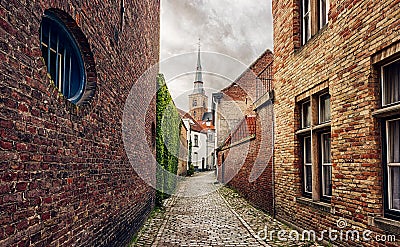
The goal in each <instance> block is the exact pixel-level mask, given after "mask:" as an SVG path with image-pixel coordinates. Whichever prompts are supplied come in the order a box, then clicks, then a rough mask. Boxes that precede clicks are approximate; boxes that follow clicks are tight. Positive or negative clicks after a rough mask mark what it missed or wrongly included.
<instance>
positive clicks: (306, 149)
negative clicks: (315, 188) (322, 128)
mask: <svg viewBox="0 0 400 247" xmlns="http://www.w3.org/2000/svg"><path fill="white" fill-rule="evenodd" d="M303 141H304V145H303V153H304V157H303V163H304V192H306V193H312V163H311V137H309V136H308V137H304V140H303Z"/></svg>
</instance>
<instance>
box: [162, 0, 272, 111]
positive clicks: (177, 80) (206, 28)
mask: <svg viewBox="0 0 400 247" xmlns="http://www.w3.org/2000/svg"><path fill="white" fill-rule="evenodd" d="M199 38H200V39H201V51H202V54H201V60H202V67H203V71H204V78H203V81H204V87H205V88H206V92H207V94H208V95H209V97H210V96H211V93H213V92H217V91H218V90H220V89H222V88H224V87H226V86H227V85H229V84H230V83H232V81H234V79H235V78H236V77H237V76H239V75H240V74H241V73H242V72H243V71H244V69H246V67H247V66H248V65H249V64H251V63H253V62H254V61H255V60H256V59H257V58H258V57H259V56H260V55H261V54H262V53H263V52H264V51H265V50H266V49H270V50H272V49H273V42H272V13H271V0H264V1H259V0H161V57H160V60H161V64H160V71H161V73H163V74H164V75H165V77H166V80H167V84H168V88H169V90H170V91H171V94H172V97H173V98H174V101H175V104H176V105H177V106H178V107H179V108H181V109H183V110H187V109H188V106H187V105H188V99H187V95H188V94H190V93H191V90H192V89H193V81H194V72H195V69H196V60H197V49H198V43H199V41H198V39H199Z"/></svg>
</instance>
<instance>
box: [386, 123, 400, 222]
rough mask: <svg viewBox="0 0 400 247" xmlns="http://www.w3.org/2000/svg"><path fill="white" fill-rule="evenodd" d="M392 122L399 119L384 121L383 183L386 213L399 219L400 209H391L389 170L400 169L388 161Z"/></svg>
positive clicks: (397, 165) (398, 165)
mask: <svg viewBox="0 0 400 247" xmlns="http://www.w3.org/2000/svg"><path fill="white" fill-rule="evenodd" d="M394 121H400V117H397V118H391V119H386V120H385V126H384V127H385V137H386V138H385V139H386V140H385V141H386V142H385V145H386V150H385V153H386V159H385V163H386V164H385V168H386V169H385V172H386V177H387V179H386V182H385V191H386V194H387V195H386V198H387V208H386V209H387V211H390V212H391V213H394V214H397V215H398V216H399V217H400V209H393V208H392V206H393V205H392V203H393V201H392V197H393V195H392V194H393V192H392V184H391V176H390V174H391V173H390V168H392V167H400V163H391V162H390V161H389V157H390V155H391V154H390V149H391V148H390V143H389V142H390V138H389V122H394Z"/></svg>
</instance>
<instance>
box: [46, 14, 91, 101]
mask: <svg viewBox="0 0 400 247" xmlns="http://www.w3.org/2000/svg"><path fill="white" fill-rule="evenodd" d="M44 25H47V28H48V34H47V36H48V37H46V36H45V34H44V32H43V29H44ZM53 28H57V31H56V32H55V34H56V36H57V38H56V39H55V40H53V39H54V36H53V35H54V34H53V33H52V31H53ZM39 32H40V37H39V38H40V49H41V51H42V53H43V52H44V51H43V47H47V57H45V56H43V59H44V61H45V64H46V67H47V73H49V74H50V73H51V69H52V67H53V66H56V70H55V78H52V76H51V80H52V81H53V82H54V84H55V87H56V88H57V91H59V92H60V93H61V94H62V95H63V96H64V97H65V98H66V99H68V100H69V101H70V102H72V103H74V104H78V103H79V101H80V100H81V99H82V96H83V95H84V93H85V88H86V86H87V85H86V84H87V76H86V70H85V62H84V59H83V54H82V52H81V50H80V48H79V45H78V41H77V40H76V39H75V38H74V35H73V34H72V33H71V31H70V30H69V29H68V28H67V26H66V24H65V23H64V21H63V20H61V19H60V18H59V17H58V16H57V15H56V14H54V13H52V12H50V11H46V12H45V14H44V15H43V17H42V20H41V23H40V30H39ZM60 36H62V38H61V42H62V41H64V42H62V43H61V44H60ZM45 37H46V38H47V40H46V39H44V38H45ZM52 38H53V39H52ZM46 41H47V43H46ZM52 43H55V44H56V48H55V49H54V47H52ZM60 45H61V47H63V48H64V49H63V51H61V52H60V50H59V49H60V48H61V47H60ZM52 50H53V52H54V53H55V56H56V59H55V65H53V64H52V63H51V52H52ZM67 54H69V63H68V61H66V60H67V59H66V57H67ZM42 55H43V54H42ZM61 55H62V57H59V56H61ZM72 56H74V62H76V63H77V68H76V69H77V70H78V71H77V70H75V71H72ZM59 60H61V64H62V65H61V66H62V67H60V61H59ZM68 64H69V70H68V76H67V74H66V73H67V72H66V71H67V70H66V66H68ZM74 73H76V74H77V77H78V78H79V79H78V80H76V81H71V79H72V77H73V74H74ZM66 77H68V83H67V81H66ZM61 82H62V83H61ZM73 83H79V85H78V90H77V92H76V93H75V94H74V95H69V94H70V93H71V92H70V90H71V85H72V84H73ZM66 87H68V88H69V90H68V91H66Z"/></svg>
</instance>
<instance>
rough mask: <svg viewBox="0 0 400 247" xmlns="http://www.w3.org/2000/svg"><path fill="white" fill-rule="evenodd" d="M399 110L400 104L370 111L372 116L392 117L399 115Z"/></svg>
mask: <svg viewBox="0 0 400 247" xmlns="http://www.w3.org/2000/svg"><path fill="white" fill-rule="evenodd" d="M399 112H400V104H398V105H394V106H389V107H386V108H382V109H379V110H376V111H374V112H373V113H372V116H373V117H376V118H385V117H392V116H395V115H399Z"/></svg>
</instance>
